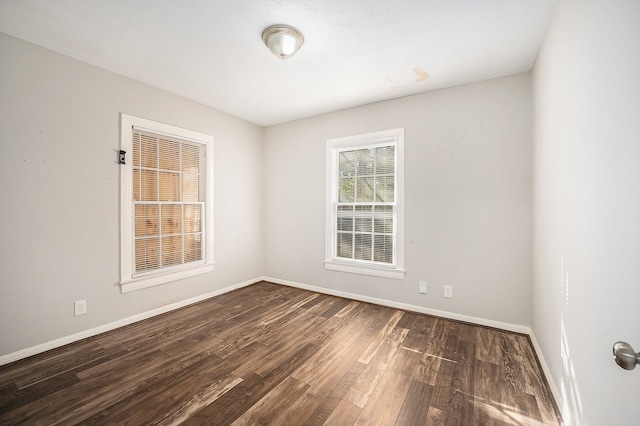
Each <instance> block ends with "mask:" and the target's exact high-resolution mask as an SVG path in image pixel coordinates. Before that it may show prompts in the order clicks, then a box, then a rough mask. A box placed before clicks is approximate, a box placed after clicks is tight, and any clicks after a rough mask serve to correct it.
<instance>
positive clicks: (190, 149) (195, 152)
mask: <svg viewBox="0 0 640 426" xmlns="http://www.w3.org/2000/svg"><path fill="white" fill-rule="evenodd" d="M182 171H183V172H184V173H199V172H200V148H199V147H197V146H195V145H189V144H184V145H182Z"/></svg>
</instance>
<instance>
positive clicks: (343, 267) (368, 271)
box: [324, 260, 405, 280]
mask: <svg viewBox="0 0 640 426" xmlns="http://www.w3.org/2000/svg"><path fill="white" fill-rule="evenodd" d="M324 268H325V269H328V270H331V271H339V272H348V273H351V274H360V275H371V276H374V277H382V278H392V279H395V280H404V272H405V271H404V269H398V268H378V267H375V266H364V265H357V264H352V263H343V262H334V261H331V260H325V262H324Z"/></svg>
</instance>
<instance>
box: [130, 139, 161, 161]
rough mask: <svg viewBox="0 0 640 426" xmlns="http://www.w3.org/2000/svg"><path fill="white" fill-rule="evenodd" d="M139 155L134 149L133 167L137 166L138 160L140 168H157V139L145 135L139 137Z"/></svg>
mask: <svg viewBox="0 0 640 426" xmlns="http://www.w3.org/2000/svg"><path fill="white" fill-rule="evenodd" d="M139 150H140V152H139V154H138V153H137V152H136V150H135V149H134V152H133V154H134V155H133V157H134V163H133V164H134V165H138V162H137V161H136V160H137V159H138V158H139V159H140V160H139V161H140V166H141V167H150V168H157V167H158V139H157V137H155V136H151V135H148V134H145V133H142V134H141V135H140V147H139Z"/></svg>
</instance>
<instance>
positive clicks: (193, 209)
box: [184, 204, 202, 232]
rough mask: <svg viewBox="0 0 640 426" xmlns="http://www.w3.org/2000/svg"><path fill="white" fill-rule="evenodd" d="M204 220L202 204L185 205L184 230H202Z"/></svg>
mask: <svg viewBox="0 0 640 426" xmlns="http://www.w3.org/2000/svg"><path fill="white" fill-rule="evenodd" d="M201 222H202V206H200V204H186V205H185V206H184V232H200V231H201V230H202V229H201Z"/></svg>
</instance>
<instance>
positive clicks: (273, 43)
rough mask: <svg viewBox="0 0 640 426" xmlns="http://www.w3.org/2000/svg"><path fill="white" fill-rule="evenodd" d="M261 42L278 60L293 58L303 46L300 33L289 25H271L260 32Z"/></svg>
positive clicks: (302, 38)
mask: <svg viewBox="0 0 640 426" xmlns="http://www.w3.org/2000/svg"><path fill="white" fill-rule="evenodd" d="M262 41H264V44H266V45H267V47H268V48H269V50H270V51H271V53H273V54H274V55H275V56H276V57H278V58H280V59H287V58H290V57H291V56H293V55H294V54H295V53H296V52H297V51H298V49H300V47H301V46H302V45H303V44H304V37H302V33H301V32H300V31H298V30H296V29H295V28H293V27H290V26H289V25H282V24H278V25H272V26H270V27H269V28H267V29H265V30H264V31H263V32H262Z"/></svg>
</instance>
